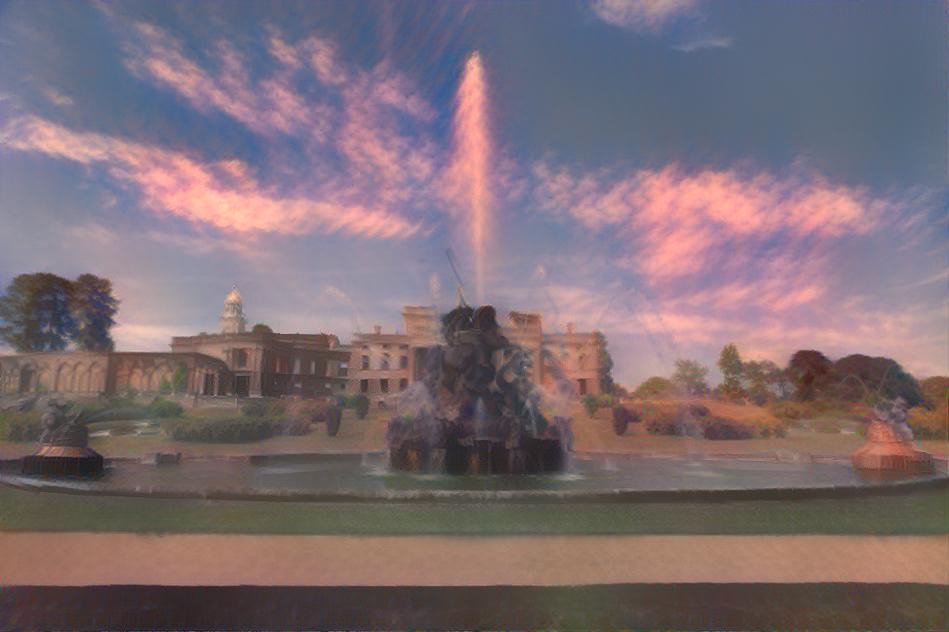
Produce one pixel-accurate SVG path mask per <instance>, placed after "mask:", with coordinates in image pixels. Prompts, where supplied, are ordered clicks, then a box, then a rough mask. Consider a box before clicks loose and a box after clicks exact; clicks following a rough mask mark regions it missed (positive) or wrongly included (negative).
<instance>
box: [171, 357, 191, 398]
mask: <svg viewBox="0 0 949 632" xmlns="http://www.w3.org/2000/svg"><path fill="white" fill-rule="evenodd" d="M187 387H188V367H186V366H185V365H183V364H179V365H178V367H177V368H176V369H175V372H174V374H172V376H171V392H172V393H175V394H176V395H177V394H178V393H184V392H185V391H186V390H187Z"/></svg>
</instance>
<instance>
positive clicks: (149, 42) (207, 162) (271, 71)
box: [0, 0, 949, 385]
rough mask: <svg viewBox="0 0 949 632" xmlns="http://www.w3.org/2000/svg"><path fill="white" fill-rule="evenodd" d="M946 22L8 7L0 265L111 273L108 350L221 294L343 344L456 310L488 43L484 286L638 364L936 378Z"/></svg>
mask: <svg viewBox="0 0 949 632" xmlns="http://www.w3.org/2000/svg"><path fill="white" fill-rule="evenodd" d="M946 34H947V20H946V7H945V5H944V4H941V3H922V2H920V3H907V2H794V3H789V2H766V1H757V0H756V1H754V2H751V1H749V2H721V3H718V2H702V1H700V0H601V1H595V2H555V1H552V0H550V1H545V2H537V3H531V2H518V3H442V2H425V3H410V2H407V3H398V4H395V3H383V2H364V3H356V2H339V3H331V2H327V3H311V2H304V3H289V2H287V3H274V2H227V3H213V2H204V3H154V2H144V3H136V2H125V3H115V4H113V3H106V2H101V3H73V2H68V3H67V2H5V3H2V4H0V60H2V61H0V222H2V223H0V229H2V230H0V282H2V283H3V284H4V285H5V284H6V283H7V282H9V280H10V279H11V278H12V277H13V276H15V275H16V274H18V273H21V272H29V271H37V270H48V271H52V272H56V273H58V274H62V275H67V276H76V275H78V274H80V273H82V272H87V271H88V272H93V273H96V274H100V275H104V276H107V277H109V278H111V279H113V281H114V283H115V286H116V291H117V294H118V295H119V298H120V299H121V300H122V305H121V311H120V314H119V325H118V327H117V328H116V330H115V332H114V333H115V337H116V339H117V342H118V345H119V347H120V348H124V349H156V350H157V349H164V348H167V344H168V341H169V338H170V336H172V335H175V334H187V333H192V332H198V331H202V330H207V331H211V330H213V329H214V328H215V326H216V322H217V316H218V313H219V311H220V309H221V306H222V301H223V298H224V296H225V294H226V293H227V291H228V290H229V289H230V286H231V285H232V284H233V283H235V282H236V283H238V285H239V286H240V288H241V291H242V293H243V294H244V297H245V301H246V306H245V307H246V311H247V312H248V314H249V317H250V319H251V321H252V322H266V323H268V324H270V325H271V326H273V327H274V328H275V329H278V330H284V331H290V332H294V331H300V332H309V331H330V332H335V333H337V334H338V335H339V336H340V337H341V338H342V339H343V340H348V339H349V337H350V335H351V334H352V333H353V332H354V331H356V330H357V329H361V330H368V329H370V328H371V327H372V325H373V324H380V325H382V326H383V327H384V328H385V329H387V330H392V329H395V328H397V327H399V326H401V323H400V322H399V320H400V319H399V310H400V308H401V306H402V305H404V304H428V303H434V304H436V305H438V306H439V307H441V308H447V307H449V306H450V305H451V304H452V302H453V300H454V280H453V277H452V275H451V273H450V270H449V268H448V265H447V261H446V256H445V250H446V249H447V248H451V249H452V250H453V251H454V252H455V253H456V255H457V257H458V260H459V264H460V272H461V274H462V276H463V277H464V278H465V282H466V285H467V286H469V288H468V290H469V293H470V292H471V289H470V286H471V285H472V283H473V277H474V269H475V263H474V256H473V253H472V248H471V247H470V245H469V244H470V235H471V231H472V216H471V209H470V206H469V205H468V204H467V203H466V199H467V198H465V196H464V195H460V194H459V190H466V189H465V187H467V186H469V185H470V183H468V182H467V180H466V179H465V178H464V177H461V178H459V173H461V174H463V173H464V167H465V166H466V164H467V160H466V159H467V155H466V154H464V152H463V151H462V150H463V147H464V146H465V145H464V143H463V142H460V140H459V139H460V138H463V137H464V133H463V132H460V131H459V129H460V126H459V119H458V109H459V108H458V106H459V100H458V99H459V98H458V96H457V95H458V91H459V86H460V85H461V82H462V79H463V72H464V68H465V64H466V60H468V59H469V57H470V55H471V54H472V53H473V52H475V51H477V52H478V55H479V57H480V60H481V64H482V66H483V72H484V86H485V92H484V95H483V96H484V100H485V103H486V107H485V108H484V114H485V116H486V119H487V121H488V126H487V138H488V141H489V142H488V144H487V148H486V149H485V153H484V155H483V157H484V158H485V159H486V160H487V164H488V169H489V173H488V174H487V176H488V177H487V178H486V181H487V183H488V184H487V196H488V200H489V201H488V204H487V208H488V217H489V220H488V232H487V234H488V239H487V248H486V256H485V259H486V263H485V297H486V299H487V300H489V301H492V302H494V303H495V304H497V305H498V306H500V307H501V308H502V309H507V308H517V309H530V310H538V311H542V312H543V315H544V322H545V327H546V328H547V329H549V330H562V329H564V328H565V327H566V323H567V322H571V321H572V322H575V323H576V324H577V327H578V328H581V329H590V328H594V327H596V328H599V329H602V330H603V331H604V332H605V333H606V335H607V337H608V339H609V344H610V348H611V349H612V350H613V355H614V358H615V362H616V375H617V377H618V379H619V380H620V381H621V382H624V383H626V384H629V385H635V383H637V382H638V381H640V380H641V379H643V378H645V377H646V376H648V375H651V374H657V373H658V374H666V373H669V372H670V371H671V368H672V364H673V362H674V360H675V359H676V358H677V357H690V358H696V359H699V360H701V361H703V362H705V363H707V364H710V365H711V364H713V363H714V360H715V358H716V356H717V352H718V350H719V349H720V348H721V346H722V345H724V344H725V343H728V342H735V343H736V344H737V345H738V347H739V349H740V350H741V351H742V352H743V354H744V355H745V356H747V357H754V358H770V359H773V360H775V361H778V362H779V363H781V364H783V363H784V362H785V361H786V359H787V357H788V355H789V354H790V353H791V352H793V351H794V350H796V349H798V348H817V349H820V350H822V351H824V352H825V353H827V354H828V355H830V356H831V357H840V356H842V355H846V354H849V353H855V352H862V353H868V354H871V355H887V356H891V357H894V358H896V359H897V360H899V361H900V362H901V363H903V364H904V366H906V367H907V368H909V369H910V370H912V371H914V372H916V373H917V374H919V375H934V374H946V373H949V333H947V332H949V327H947V321H949V306H947V289H949V288H947V286H949V262H947V246H949V244H947V221H946V220H947V218H946V209H945V204H946V193H947V190H946V174H947V159H946V139H947V129H946V112H947V98H946V93H947V91H946V77H947V69H946V39H947V35H946ZM459 166H460V167H461V170H459Z"/></svg>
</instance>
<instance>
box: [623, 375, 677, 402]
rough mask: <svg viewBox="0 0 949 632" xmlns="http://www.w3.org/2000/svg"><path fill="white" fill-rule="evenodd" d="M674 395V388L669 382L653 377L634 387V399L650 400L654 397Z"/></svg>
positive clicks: (662, 378) (656, 376)
mask: <svg viewBox="0 0 949 632" xmlns="http://www.w3.org/2000/svg"><path fill="white" fill-rule="evenodd" d="M673 394H675V386H674V385H673V384H672V381H671V380H668V379H666V378H664V377H659V376H658V375H654V376H652V377H651V378H649V379H647V380H646V381H645V382H643V383H642V384H640V385H639V386H637V387H636V390H635V391H633V396H634V397H641V398H643V399H650V398H654V397H669V396H670V395H673Z"/></svg>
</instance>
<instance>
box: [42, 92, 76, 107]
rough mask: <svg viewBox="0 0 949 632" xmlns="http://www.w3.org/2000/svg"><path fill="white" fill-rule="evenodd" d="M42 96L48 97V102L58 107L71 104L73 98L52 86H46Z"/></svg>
mask: <svg viewBox="0 0 949 632" xmlns="http://www.w3.org/2000/svg"><path fill="white" fill-rule="evenodd" d="M43 96H45V97H46V98H47V99H49V101H50V103H52V104H53V105H58V106H59V107H63V108H65V107H69V106H71V105H72V104H73V100H72V98H71V97H69V96H67V95H65V94H63V93H62V92H60V91H58V90H55V89H53V88H46V89H45V90H43Z"/></svg>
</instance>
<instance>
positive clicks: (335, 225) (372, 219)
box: [0, 117, 423, 239]
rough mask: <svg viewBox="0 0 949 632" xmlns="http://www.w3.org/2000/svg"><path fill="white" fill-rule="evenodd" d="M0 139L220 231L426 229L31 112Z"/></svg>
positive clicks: (231, 165) (373, 233)
mask: <svg viewBox="0 0 949 632" xmlns="http://www.w3.org/2000/svg"><path fill="white" fill-rule="evenodd" d="M0 144H2V145H3V146H6V147H8V148H11V149H16V150H20V151H30V152H37V153H42V154H46V155H49V156H52V157H55V158H62V159H66V160H71V161H74V162H78V163H80V164H84V165H95V164H100V165H102V166H103V167H105V168H106V169H107V170H108V172H109V173H110V174H111V175H112V176H113V177H115V178H117V179H119V180H121V181H123V182H125V183H127V184H129V185H131V186H133V187H134V188H135V189H136V190H137V191H138V192H139V193H140V195H141V197H142V204H143V205H144V206H145V207H146V208H149V209H151V210H152V211H154V212H156V213H159V214H161V213H167V214H170V215H175V216H178V217H181V218H184V219H186V220H189V221H192V222H195V223H198V224H206V225H210V226H212V227H214V228H216V229H219V230H222V231H227V232H236V233H253V232H271V233H278V234H287V235H302V234H309V233H313V232H319V233H324V234H333V233H344V234H350V235H355V236H363V237H374V238H386V239H392V238H396V239H404V238H407V237H411V236H413V235H416V234H418V233H419V232H420V231H422V230H423V228H422V226H421V224H419V223H418V222H414V221H410V220H408V219H406V218H404V217H402V216H401V215H399V214H397V213H393V212H390V211H387V210H381V209H370V208H367V207H365V206H362V205H360V204H358V203H353V202H347V201H344V200H341V199H335V198H334V197H333V196H332V195H328V196H327V197H326V198H324V199H314V198H307V197H299V196H283V195H280V193H279V192H278V191H277V190H275V189H274V188H272V187H266V186H263V185H262V184H261V183H259V182H258V181H257V180H256V179H255V178H254V177H253V175H252V174H251V173H250V170H249V169H248V168H247V166H246V165H244V164H243V163H241V162H239V161H226V162H224V163H204V162H200V161H199V160H197V159H195V158H191V157H189V156H186V155H184V154H182V153H179V152H174V151H169V150H166V149H162V148H158V147H155V146H150V145H145V144H141V143H135V142H131V141H128V140H124V139H119V138H115V137H112V136H106V135H102V134H95V133H90V132H74V131H71V130H69V129H66V128H64V127H62V126H60V125H57V124H55V123H52V122H50V121H47V120H44V119H40V118H36V117H23V118H19V119H14V120H13V121H11V122H9V123H8V124H7V125H5V126H4V127H3V128H0ZM340 196H341V197H342V192H341V193H340Z"/></svg>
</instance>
